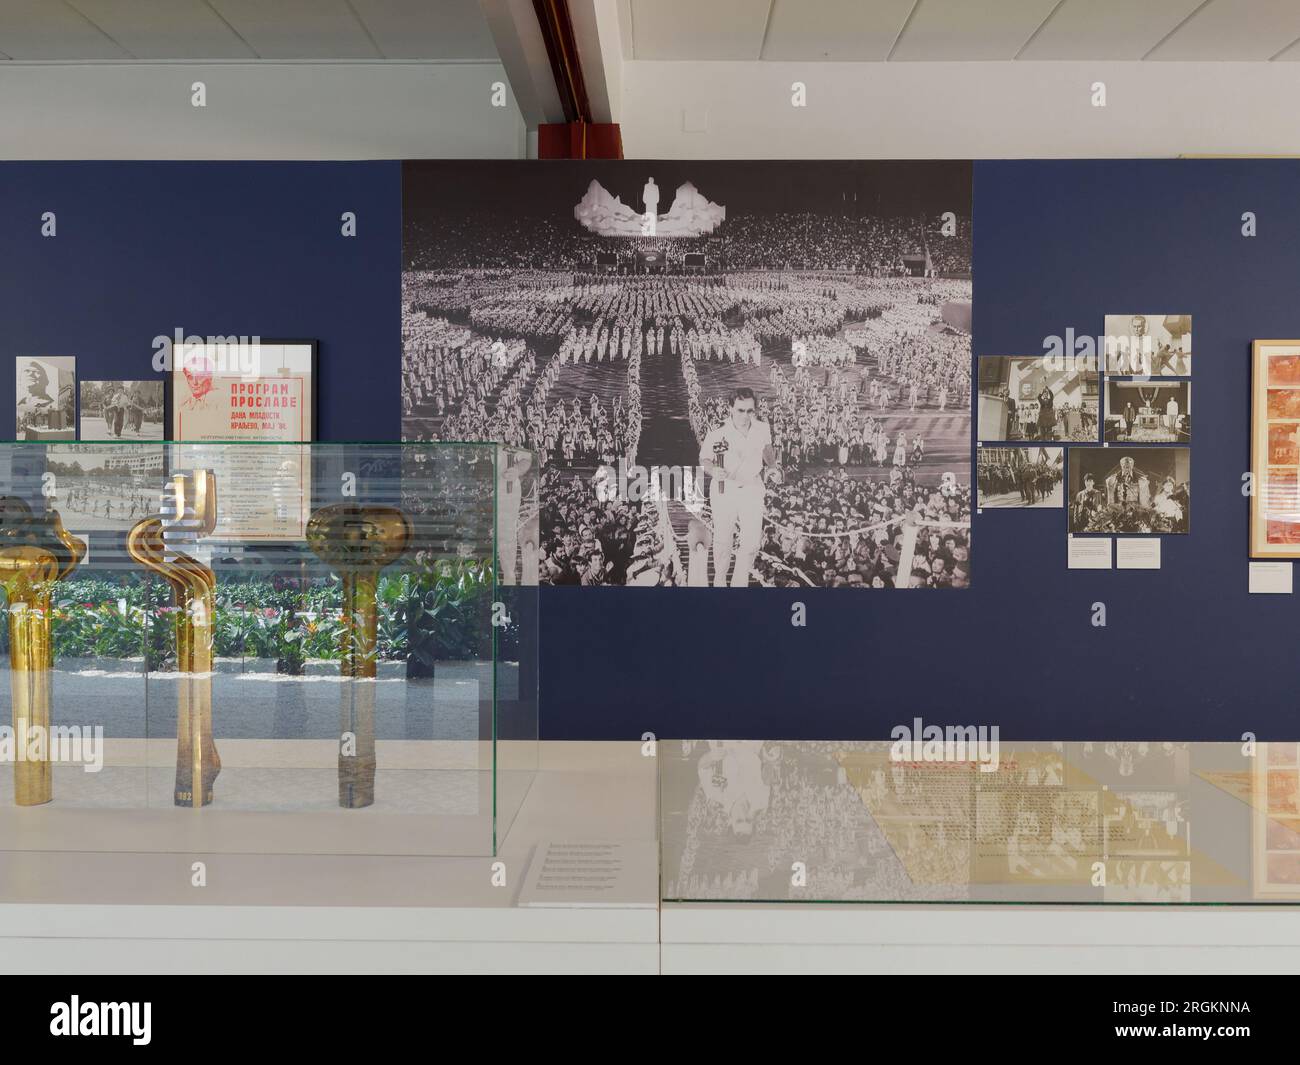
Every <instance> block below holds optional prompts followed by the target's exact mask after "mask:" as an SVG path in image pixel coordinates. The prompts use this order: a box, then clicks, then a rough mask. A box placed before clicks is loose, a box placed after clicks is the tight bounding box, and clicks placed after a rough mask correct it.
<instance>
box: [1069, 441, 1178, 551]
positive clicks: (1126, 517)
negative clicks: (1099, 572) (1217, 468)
mask: <svg viewBox="0 0 1300 1065" xmlns="http://www.w3.org/2000/svg"><path fill="white" fill-rule="evenodd" d="M1191 456H1192V452H1191V449H1190V448H1185V447H1074V448H1071V449H1070V463H1069V481H1070V518H1069V528H1070V532H1072V533H1122V534H1124V535H1141V534H1145V533H1152V534H1159V533H1186V532H1189V531H1190V530H1191V508H1192V504H1191V479H1192V478H1191V466H1192V458H1191Z"/></svg>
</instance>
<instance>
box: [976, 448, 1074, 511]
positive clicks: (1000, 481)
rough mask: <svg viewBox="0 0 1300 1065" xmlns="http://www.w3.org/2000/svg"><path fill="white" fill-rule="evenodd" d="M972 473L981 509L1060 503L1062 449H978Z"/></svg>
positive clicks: (1041, 505)
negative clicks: (973, 472) (973, 473)
mask: <svg viewBox="0 0 1300 1065" xmlns="http://www.w3.org/2000/svg"><path fill="white" fill-rule="evenodd" d="M975 472H976V479H977V482H978V487H979V496H978V498H979V506H980V508H981V509H982V508H984V507H1059V506H1062V505H1063V503H1064V498H1065V488H1064V483H1063V482H1064V481H1065V448H1063V447H982V448H980V449H979V451H977V452H976V458H975Z"/></svg>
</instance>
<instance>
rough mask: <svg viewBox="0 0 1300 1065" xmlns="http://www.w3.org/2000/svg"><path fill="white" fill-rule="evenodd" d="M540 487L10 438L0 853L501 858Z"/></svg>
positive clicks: (367, 454) (393, 456)
mask: <svg viewBox="0 0 1300 1065" xmlns="http://www.w3.org/2000/svg"><path fill="white" fill-rule="evenodd" d="M536 469H537V464H536V462H535V461H534V460H533V458H532V456H531V454H530V453H528V452H526V451H521V450H518V449H507V448H502V447H498V446H496V445H491V444H414V443H413V444H391V443H389V444H386V443H348V444H344V443H339V444H309V445H308V444H301V445H300V444H293V445H286V444H273V445H260V444H199V445H192V444H171V443H136V442H124V441H118V440H115V441H108V442H90V441H81V442H76V443H72V442H68V443H54V442H42V443H27V442H24V443H6V444H3V445H0V486H2V490H0V496H2V497H3V498H0V585H3V589H4V594H5V599H6V604H7V614H6V619H5V623H4V624H0V640H3V641H4V645H5V646H4V651H5V652H6V653H5V654H3V655H2V656H0V659H2V660H3V663H4V667H3V668H4V670H5V675H4V676H3V677H0V852H7V853H8V854H9V856H10V858H12V857H13V854H14V852H31V851H47V852H49V851H61V852H83V853H84V852H110V851H112V852H121V853H127V852H130V853H137V854H138V853H154V854H159V853H162V854H166V853H173V854H186V855H188V854H204V855H219V854H254V855H331V856H343V855H372V856H377V855H386V856H435V855H466V856H468V855H492V854H494V853H495V852H496V848H497V846H498V844H499V842H500V841H501V839H502V838H503V837H504V835H505V833H506V831H507V830H508V829H509V827H510V824H511V821H512V819H513V818H514V816H515V814H516V813H517V811H518V809H519V806H520V804H521V802H522V799H523V796H524V794H525V792H526V791H527V788H528V786H529V784H530V782H531V780H532V774H533V771H534V769H535V764H536V740H537V661H536V656H537V598H536V591H537V589H536V548H535V545H536V542H537V540H536V535H535V531H534V530H535V528H536V521H537V515H536V491H535V484H536ZM9 867H10V868H11V869H12V868H13V865H12V862H11V863H10V866H9Z"/></svg>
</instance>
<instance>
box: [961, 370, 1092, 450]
mask: <svg viewBox="0 0 1300 1065" xmlns="http://www.w3.org/2000/svg"><path fill="white" fill-rule="evenodd" d="M1081 362H1082V360H1081ZM1098 381H1099V375H1098V373H1097V370H1096V368H1095V367H1088V366H1086V365H1080V364H1076V363H1074V362H1073V361H1072V360H1063V359H1061V358H1057V357H1053V356H1048V355H1024V356H1016V355H982V356H980V359H979V386H978V387H979V411H978V415H979V422H978V428H979V439H980V440H996V441H1010V440H1047V441H1050V440H1063V441H1072V442H1081V441H1089V442H1091V441H1095V440H1096V439H1097V416H1098V402H1097V401H1098V398H1099V394H1098Z"/></svg>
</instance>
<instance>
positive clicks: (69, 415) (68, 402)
mask: <svg viewBox="0 0 1300 1065" xmlns="http://www.w3.org/2000/svg"><path fill="white" fill-rule="evenodd" d="M16 368H17V375H18V377H17V380H18V385H17V394H16V398H15V404H14V429H15V437H16V439H18V440H76V439H77V360H76V357H75V356H73V355H19V356H18V359H17V367H16Z"/></svg>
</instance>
